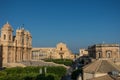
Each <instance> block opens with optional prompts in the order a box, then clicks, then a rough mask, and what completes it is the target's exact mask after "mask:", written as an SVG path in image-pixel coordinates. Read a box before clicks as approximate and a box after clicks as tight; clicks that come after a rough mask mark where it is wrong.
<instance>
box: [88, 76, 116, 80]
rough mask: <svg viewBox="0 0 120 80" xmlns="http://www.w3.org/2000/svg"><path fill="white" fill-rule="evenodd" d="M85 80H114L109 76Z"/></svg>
mask: <svg viewBox="0 0 120 80" xmlns="http://www.w3.org/2000/svg"><path fill="white" fill-rule="evenodd" d="M87 80H114V79H113V78H112V77H110V76H109V75H104V76H100V77H94V78H92V79H87Z"/></svg>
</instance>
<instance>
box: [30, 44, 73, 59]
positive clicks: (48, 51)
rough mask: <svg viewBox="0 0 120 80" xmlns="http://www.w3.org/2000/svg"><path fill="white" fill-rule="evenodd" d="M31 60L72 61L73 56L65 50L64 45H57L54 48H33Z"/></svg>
mask: <svg viewBox="0 0 120 80" xmlns="http://www.w3.org/2000/svg"><path fill="white" fill-rule="evenodd" d="M32 59H33V60H40V59H74V54H72V52H71V51H70V50H69V49H68V48H67V46H66V44H64V43H59V44H57V46H56V47H54V48H52V47H51V48H33V49H32Z"/></svg>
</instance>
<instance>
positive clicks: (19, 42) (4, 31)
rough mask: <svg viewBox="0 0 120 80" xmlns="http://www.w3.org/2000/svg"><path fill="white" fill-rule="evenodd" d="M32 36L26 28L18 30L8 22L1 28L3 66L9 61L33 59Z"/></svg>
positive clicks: (0, 52) (0, 39) (0, 41)
mask: <svg viewBox="0 0 120 80" xmlns="http://www.w3.org/2000/svg"><path fill="white" fill-rule="evenodd" d="M31 49H32V36H31V34H30V32H29V31H26V30H25V29H24V28H20V29H17V30H16V36H14V35H13V28H12V26H11V25H10V24H9V23H8V22H7V23H6V24H5V25H3V27H2V28H1V36H0V62H1V64H3V66H4V65H5V64H7V63H16V62H21V61H28V60H30V59H31Z"/></svg>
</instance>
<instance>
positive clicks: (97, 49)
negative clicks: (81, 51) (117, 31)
mask: <svg viewBox="0 0 120 80" xmlns="http://www.w3.org/2000/svg"><path fill="white" fill-rule="evenodd" d="M88 53H89V56H90V57H92V58H94V59H99V58H111V59H116V58H120V46H119V44H96V45H93V46H89V47H88Z"/></svg>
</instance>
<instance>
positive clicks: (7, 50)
mask: <svg viewBox="0 0 120 80" xmlns="http://www.w3.org/2000/svg"><path fill="white" fill-rule="evenodd" d="M12 32H13V29H12V27H11V25H10V24H9V23H8V22H7V23H6V24H5V25H3V27H2V29H1V44H2V62H3V65H5V64H6V63H9V62H12V55H13V54H12V53H13V52H12V50H11V48H12V42H13V34H12Z"/></svg>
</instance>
